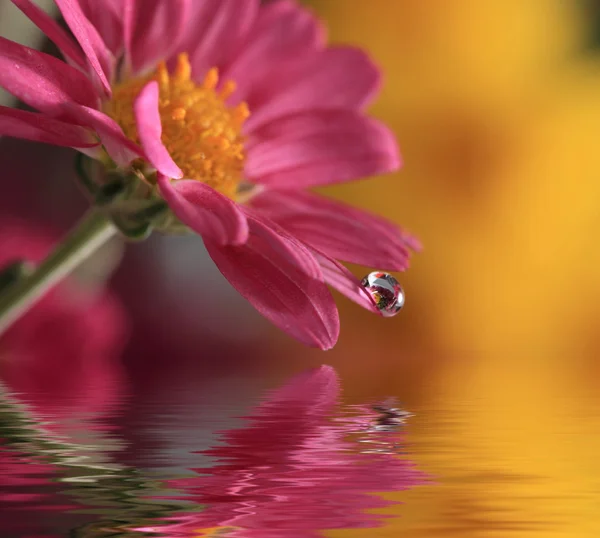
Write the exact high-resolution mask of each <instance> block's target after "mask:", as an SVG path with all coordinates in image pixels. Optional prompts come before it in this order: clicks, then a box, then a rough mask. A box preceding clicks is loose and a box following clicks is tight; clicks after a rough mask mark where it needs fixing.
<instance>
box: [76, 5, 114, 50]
mask: <svg viewBox="0 0 600 538" xmlns="http://www.w3.org/2000/svg"><path fill="white" fill-rule="evenodd" d="M79 5H80V6H81V10H82V11H83V14H84V15H85V17H86V18H87V19H88V20H89V21H90V22H91V23H92V24H93V25H94V27H95V28H96V30H98V33H99V34H100V36H101V37H102V40H103V41H104V43H105V44H106V46H107V47H108V48H109V50H110V51H111V52H112V53H113V54H114V55H117V54H118V53H119V52H120V51H121V49H122V48H123V22H122V20H123V12H124V10H125V0H103V1H102V2H98V0H79Z"/></svg>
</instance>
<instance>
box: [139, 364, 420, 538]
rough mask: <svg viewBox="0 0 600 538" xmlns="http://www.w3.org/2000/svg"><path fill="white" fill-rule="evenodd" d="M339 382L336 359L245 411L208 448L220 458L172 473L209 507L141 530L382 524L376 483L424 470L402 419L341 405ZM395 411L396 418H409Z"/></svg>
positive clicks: (400, 481) (387, 484) (266, 533)
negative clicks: (237, 424) (241, 420)
mask: <svg viewBox="0 0 600 538" xmlns="http://www.w3.org/2000/svg"><path fill="white" fill-rule="evenodd" d="M339 392H340V388H339V383H338V378H337V375H336V373H335V371H334V370H333V369H332V368H330V367H328V366H322V367H320V368H317V369H314V370H311V371H308V372H305V373H303V374H300V375H298V376H296V377H295V378H293V379H292V380H291V381H290V382H288V383H287V384H286V385H285V386H283V387H282V388H280V389H278V390H276V391H274V392H273V393H272V394H270V395H269V397H268V398H267V399H266V400H265V401H264V402H262V403H261V404H260V405H259V406H258V407H257V408H256V409H255V410H254V411H253V412H252V414H251V415H250V416H248V417H245V418H246V419H247V420H248V425H247V426H246V427H244V428H241V429H234V430H229V431H226V432H223V434H222V439H223V441H224V444H223V445H221V446H217V447H214V448H211V449H209V450H203V451H201V452H200V453H201V454H204V455H208V456H211V457H213V458H215V459H216V462H215V464H214V465H213V466H211V467H204V468H197V469H193V470H194V471H195V472H196V473H197V476H194V477H190V478H184V479H180V480H173V481H171V482H170V486H173V487H175V488H177V489H179V490H181V491H183V492H185V496H184V497H181V498H182V500H183V499H185V500H187V501H193V502H194V503H197V504H198V505H203V510H202V511H200V512H197V513H193V514H189V515H187V516H185V517H173V518H168V520H169V521H170V524H169V525H168V526H167V527H157V528H155V529H152V528H149V527H146V528H143V529H139V530H140V531H143V532H152V531H153V530H155V531H157V532H158V533H159V534H160V536H168V537H169V538H172V537H179V536H181V537H184V536H211V535H221V534H226V535H227V536H233V537H239V538H242V537H243V538H247V537H248V538H249V537H252V538H254V537H256V538H258V537H260V538H270V537H272V538H274V537H283V536H291V534H290V532H293V536H294V537H297V538H304V537H307V538H308V537H316V536H320V533H319V530H325V529H340V528H362V527H375V526H378V525H379V524H381V523H382V521H383V518H384V517H385V516H383V515H381V514H374V513H366V510H367V509H372V508H381V507H384V506H387V505H388V504H390V503H389V502H388V501H385V500H384V499H382V498H380V497H377V496H375V495H372V494H370V493H373V492H384V491H399V490H404V489H407V488H410V487H412V486H415V485H417V484H419V483H421V482H423V480H424V477H423V475H422V474H421V473H420V472H418V471H417V470H415V469H414V468H413V466H412V464H411V463H410V462H409V461H407V460H406V459H403V458H401V457H400V456H399V455H398V453H397V452H398V443H399V435H398V431H396V430H397V428H394V427H392V424H391V423H390V424H387V425H386V427H384V428H381V427H378V426H380V425H381V419H382V411H381V409H380V408H378V407H372V408H371V407H362V406H361V407H346V408H344V409H341V408H340V407H339V406H338V396H339ZM390 409H391V408H390ZM390 412H391V413H392V414H393V412H394V411H390ZM399 413H401V412H399ZM402 416H403V415H402ZM383 418H384V421H385V417H383ZM397 418H398V419H399V420H398V421H397V423H396V426H398V425H400V423H401V422H402V421H401V415H400V414H399V415H398V417H397ZM364 443H369V444H364ZM367 447H368V448H367Z"/></svg>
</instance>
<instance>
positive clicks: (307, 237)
mask: <svg viewBox="0 0 600 538" xmlns="http://www.w3.org/2000/svg"><path fill="white" fill-rule="evenodd" d="M12 1H13V3H14V4H16V5H17V6H18V7H19V8H20V9H21V10H22V11H23V12H24V13H25V14H26V15H27V16H28V17H29V18H30V19H31V20H32V21H33V22H34V23H35V24H36V25H37V26H39V27H40V28H41V29H42V30H43V31H44V32H45V33H46V35H47V36H48V37H49V38H50V39H51V40H52V41H53V42H54V43H55V44H56V45H57V47H58V48H59V49H60V50H61V52H62V54H63V56H64V57H65V60H66V61H65V62H63V61H60V60H58V59H56V58H54V57H51V56H49V55H47V54H44V53H41V52H37V51H35V50H32V49H30V48H27V47H24V46H22V45H19V44H17V43H14V42H11V41H8V40H6V39H0V85H1V86H3V87H4V88H5V89H7V90H8V91H9V92H11V93H12V94H13V95H15V96H16V97H18V98H19V99H21V100H22V101H24V102H25V103H26V104H28V105H29V106H31V107H33V108H34V109H37V110H38V111H39V113H35V112H28V111H23V110H15V109H11V108H0V134H7V135H11V136H17V137H21V138H26V139H30V140H35V141H41V142H48V143H51V144H57V145H61V146H70V147H73V148H76V149H78V150H79V151H81V152H83V153H85V154H86V155H88V156H90V157H93V158H95V159H97V160H98V161H100V162H102V163H103V164H104V165H105V167H106V168H107V169H109V170H112V171H116V172H118V173H120V174H121V175H122V177H124V178H127V180H128V181H131V182H134V183H135V185H134V187H131V186H130V187H129V188H128V191H129V192H133V193H134V194H133V195H134V196H137V197H138V198H139V197H143V198H144V199H151V200H152V199H156V200H161V199H162V200H164V201H166V203H167V204H168V206H169V208H170V210H171V212H172V214H174V215H175V217H176V218H177V219H178V221H179V222H181V223H183V224H184V225H186V226H187V227H188V228H190V229H191V230H193V231H195V232H196V233H198V234H199V235H201V236H202V238H203V240H204V243H205V245H206V248H207V250H208V252H209V254H210V256H211V257H212V259H213V260H214V262H215V263H216V264H217V266H218V267H219V269H220V270H221V272H222V273H223V274H224V275H225V277H226V278H227V279H228V280H229V281H230V282H231V284H232V285H233V286H234V287H235V288H236V289H237V290H238V291H239V292H240V293H241V294H242V295H243V296H244V297H246V298H247V299H248V300H249V301H250V302H251V303H252V304H253V305H254V306H255V307H256V309H257V310H258V311H259V312H260V313H262V314H263V315H264V316H265V317H267V318H268V319H269V320H271V321H272V322H273V323H274V324H276V325H277V326H279V327H280V328H282V329H283V330H285V331H287V332H288V333H289V334H291V335H292V336H294V337H296V338H298V339H299V340H301V341H303V342H305V343H308V344H311V345H316V346H319V347H321V348H323V349H327V348H330V347H331V346H333V344H334V343H335V342H336V340H337V337H338V333H339V319H338V312H337V309H336V306H335V303H334V301H333V298H332V296H331V294H330V292H329V290H328V288H327V286H326V284H329V285H331V286H332V287H334V288H337V289H338V290H339V291H341V292H342V293H343V294H345V295H347V296H348V297H349V298H351V299H352V300H354V301H355V302H357V303H359V304H360V305H362V306H364V307H365V308H368V309H370V310H372V311H373V312H376V313H378V309H377V307H376V305H375V304H374V302H373V301H372V299H371V298H370V297H369V296H368V295H367V294H365V293H364V292H363V290H362V288H361V286H360V282H359V281H358V280H357V279H356V278H355V277H354V276H353V275H352V274H351V273H350V272H349V271H348V270H347V269H346V268H345V267H344V266H342V265H341V264H340V263H339V261H338V260H342V261H347V262H353V263H357V264H361V265H365V266H376V267H377V268H380V269H389V270H404V269H406V267H407V264H408V257H409V251H410V249H412V248H415V246H416V245H417V242H416V241H415V240H414V239H412V238H410V237H409V236H407V235H406V234H405V233H404V232H403V231H401V230H400V229H399V228H397V227H396V226H395V225H393V224H391V223H389V222H387V221H385V220H383V219H380V218H379V217H376V216H374V215H370V214H367V213H365V212H362V211H359V210H356V209H353V208H351V207H347V206H345V205H343V204H340V203H338V202H335V201H332V200H329V199H327V198H324V197H322V196H319V195H316V194H313V193H310V192H308V191H307V190H306V189H307V188H310V187H316V186H321V185H329V184H333V183H340V182H345V181H349V180H353V179H356V178H361V177H364V176H369V175H373V174H378V173H384V172H389V171H391V170H394V169H396V168H398V166H399V165H400V157H399V154H398V149H397V145H396V142H395V139H394V136H393V135H392V133H391V132H390V131H389V130H388V129H387V128H386V127H385V126H384V125H382V124H381V123H379V122H377V121H375V120H374V119H372V118H369V117H368V116H366V115H365V112H364V110H365V107H366V106H367V105H368V104H369V103H370V102H371V100H372V98H373V97H374V95H375V94H376V92H377V89H378V86H379V79H380V76H379V72H378V70H377V68H376V67H375V66H374V65H373V64H372V62H371V61H370V60H369V59H368V57H367V56H366V55H365V53H364V52H362V51H360V50H358V49H355V48H352V47H341V46H338V47H327V46H326V44H325V36H324V32H323V29H322V28H321V26H320V24H319V23H318V21H317V20H316V19H315V18H314V17H313V16H312V15H311V14H310V13H309V12H308V11H307V10H306V9H304V8H301V7H300V6H298V5H297V4H296V3H295V2H294V1H293V0H280V1H275V2H269V3H267V4H264V5H261V4H260V2H259V0H144V1H141V0H138V1H136V0H56V3H57V5H58V7H59V9H60V11H61V13H62V16H63V17H64V19H65V21H66V23H67V25H68V26H69V28H70V30H71V32H72V34H73V37H74V38H75V39H73V37H72V36H70V35H68V34H67V33H66V32H64V31H63V30H62V29H61V27H60V26H59V25H58V24H57V23H56V22H55V21H54V20H52V19H51V18H50V17H49V16H48V15H47V14H46V13H44V12H43V11H41V10H40V9H39V8H38V7H37V6H35V4H33V3H32V2H31V1H30V0H12Z"/></svg>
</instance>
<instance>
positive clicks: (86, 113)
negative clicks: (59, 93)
mask: <svg viewBox="0 0 600 538" xmlns="http://www.w3.org/2000/svg"><path fill="white" fill-rule="evenodd" d="M64 110H65V114H67V115H68V117H69V118H70V119H72V120H73V121H76V122H77V123H79V124H81V125H86V126H88V127H91V128H92V129H94V131H96V133H97V134H98V136H99V137H100V141H101V142H102V145H103V146H104V148H105V149H106V152H107V153H108V154H109V155H110V157H111V158H112V159H113V161H115V163H117V165H118V166H126V165H128V164H129V163H130V162H131V161H133V160H134V159H138V158H139V157H142V158H145V156H144V152H143V151H142V148H140V147H139V146H138V145H137V144H136V143H135V142H132V141H131V140H129V139H128V138H127V137H126V136H125V134H124V133H123V130H122V129H121V127H120V126H119V124H118V123H117V122H116V121H115V120H113V119H112V118H110V117H109V116H107V115H106V114H104V113H103V112H100V111H99V110H95V109H93V108H89V107H85V106H82V105H77V104H72V103H68V104H66V105H65V107H64Z"/></svg>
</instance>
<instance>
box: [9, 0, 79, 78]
mask: <svg viewBox="0 0 600 538" xmlns="http://www.w3.org/2000/svg"><path fill="white" fill-rule="evenodd" d="M11 1H12V3H13V4H15V5H16V6H17V7H18V8H19V9H20V10H21V11H22V12H23V13H25V15H26V16H27V17H29V19H30V20H31V21H32V22H33V23H34V24H35V25H36V26H37V27H38V28H39V29H40V30H41V31H42V32H44V34H45V35H46V36H47V37H48V38H49V39H50V41H52V42H53V43H54V44H55V45H56V46H57V47H58V49H59V50H60V52H61V53H62V55H63V56H64V57H65V58H69V59H70V60H72V61H73V62H74V63H75V64H76V65H78V66H79V67H81V68H82V69H85V68H86V67H87V62H86V57H85V55H84V54H83V52H82V51H81V49H80V48H79V45H78V44H77V43H76V42H75V41H73V39H72V38H71V36H69V35H68V34H67V33H66V32H65V31H64V30H63V29H62V28H61V27H60V26H59V25H58V24H57V22H56V21H55V20H54V19H53V18H52V17H51V16H50V15H48V14H47V13H46V12H45V11H44V10H42V9H40V8H39V7H38V6H36V5H35V4H34V3H33V2H31V0H11Z"/></svg>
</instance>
